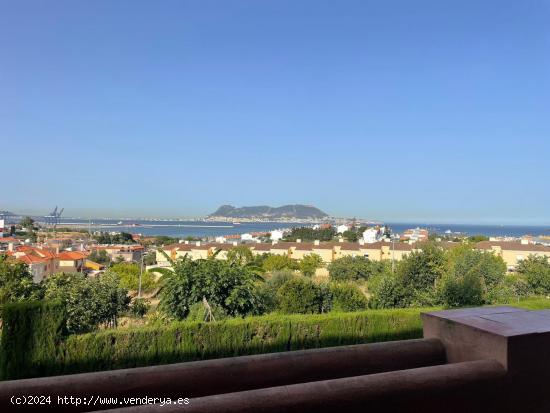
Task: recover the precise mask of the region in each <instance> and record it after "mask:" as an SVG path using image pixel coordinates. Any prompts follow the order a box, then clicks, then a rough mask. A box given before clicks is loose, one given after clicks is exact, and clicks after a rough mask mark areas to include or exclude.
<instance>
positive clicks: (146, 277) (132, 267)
mask: <svg viewBox="0 0 550 413" xmlns="http://www.w3.org/2000/svg"><path fill="white" fill-rule="evenodd" d="M140 272H141V273H142V275H141V289H142V291H147V290H151V289H152V288H155V287H156V284H157V283H156V281H155V277H154V275H153V274H152V273H150V272H149V271H146V270H145V269H144V270H143V271H142V270H141V268H140V265H139V264H136V263H133V262H120V263H117V264H114V265H113V266H111V267H110V268H109V269H108V270H107V271H106V272H105V274H107V273H114V274H116V275H117V276H118V278H119V279H120V286H121V287H122V288H124V289H126V290H134V291H137V290H138V289H139V274H140Z"/></svg>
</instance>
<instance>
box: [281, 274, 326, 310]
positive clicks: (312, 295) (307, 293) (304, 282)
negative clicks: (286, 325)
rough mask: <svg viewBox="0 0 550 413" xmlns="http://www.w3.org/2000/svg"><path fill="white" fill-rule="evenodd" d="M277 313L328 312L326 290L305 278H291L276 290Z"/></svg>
mask: <svg viewBox="0 0 550 413" xmlns="http://www.w3.org/2000/svg"><path fill="white" fill-rule="evenodd" d="M277 302H278V309H279V311H281V312H283V313H285V314H293V313H299V314H315V313H324V312H327V311H329V310H330V304H329V296H328V291H327V288H326V287H325V286H324V285H323V284H316V283H315V282H313V281H312V280H310V279H309V278H306V277H293V278H291V279H290V280H288V281H287V282H285V283H284V284H283V285H282V286H281V287H280V288H279V289H278V290H277Z"/></svg>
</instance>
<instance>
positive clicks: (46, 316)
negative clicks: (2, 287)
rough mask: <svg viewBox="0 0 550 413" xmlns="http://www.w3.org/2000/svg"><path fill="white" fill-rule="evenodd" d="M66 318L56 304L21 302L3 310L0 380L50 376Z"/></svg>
mask: <svg viewBox="0 0 550 413" xmlns="http://www.w3.org/2000/svg"><path fill="white" fill-rule="evenodd" d="M65 326H66V316H65V310H64V307H63V306H62V305H61V304H60V303H58V302H36V301H32V302H21V303H14V304H6V305H5V306H4V307H3V309H2V339H1V342H0V378H1V379H4V380H5V379H8V378H9V379H19V378H24V377H33V376H44V375H49V374H50V372H51V371H52V369H53V368H54V366H55V364H56V363H57V361H58V360H57V356H56V355H57V348H58V346H59V345H60V344H61V342H62V340H63V338H64V336H65Z"/></svg>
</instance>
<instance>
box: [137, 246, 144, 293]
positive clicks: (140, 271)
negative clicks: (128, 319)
mask: <svg viewBox="0 0 550 413" xmlns="http://www.w3.org/2000/svg"><path fill="white" fill-rule="evenodd" d="M144 258H145V254H143V252H142V253H141V266H140V268H139V285H138V298H141V277H142V275H143V259H144Z"/></svg>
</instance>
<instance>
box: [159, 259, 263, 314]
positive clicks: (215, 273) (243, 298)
mask: <svg viewBox="0 0 550 413" xmlns="http://www.w3.org/2000/svg"><path fill="white" fill-rule="evenodd" d="M166 257H167V258H168V259H169V261H170V263H171V264H172V270H167V269H157V270H156V271H158V272H160V273H162V274H163V276H162V285H163V287H162V290H161V301H160V307H161V308H162V309H163V310H164V311H165V312H166V313H167V314H168V315H170V316H172V317H174V318H176V319H180V320H181V319H184V318H185V317H187V314H188V313H189V309H190V308H191V306H192V305H193V304H195V303H197V302H200V301H202V300H203V298H206V299H207V300H208V302H209V303H210V305H214V304H215V305H219V306H220V307H222V308H223V309H224V311H225V312H226V313H227V314H229V315H231V316H245V315H248V314H257V313H259V312H260V311H261V309H262V305H261V303H260V302H259V295H258V282H260V281H263V279H262V278H261V277H260V276H259V275H258V274H257V272H256V271H254V269H253V268H251V267H250V266H246V265H238V264H236V263H232V262H229V261H226V260H218V259H216V258H215V257H211V258H209V259H199V260H191V259H190V258H189V257H187V256H185V257H182V258H180V259H178V260H176V261H174V260H171V259H170V258H169V257H168V256H166Z"/></svg>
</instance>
